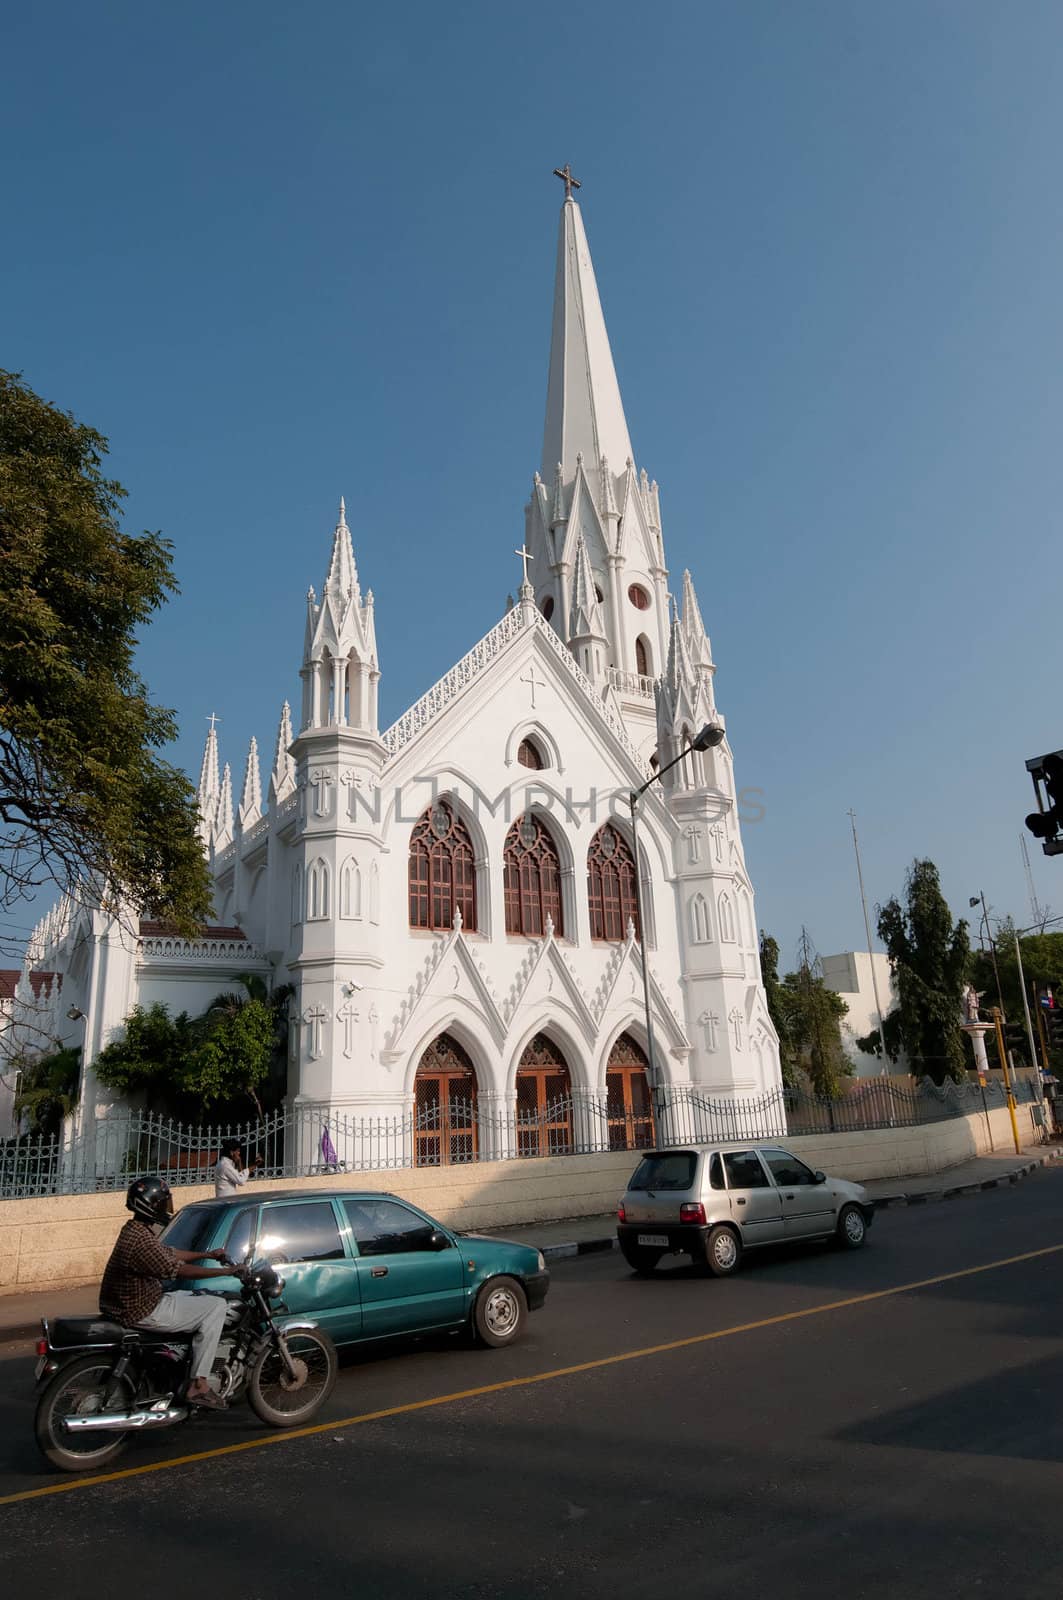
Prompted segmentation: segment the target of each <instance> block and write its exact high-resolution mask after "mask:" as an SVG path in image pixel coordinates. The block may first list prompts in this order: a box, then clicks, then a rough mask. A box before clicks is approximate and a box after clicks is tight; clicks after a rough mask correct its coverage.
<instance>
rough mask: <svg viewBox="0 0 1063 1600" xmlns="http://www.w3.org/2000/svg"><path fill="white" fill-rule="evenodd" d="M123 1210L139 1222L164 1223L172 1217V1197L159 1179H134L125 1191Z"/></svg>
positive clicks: (165, 1184) (167, 1186)
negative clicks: (137, 1218)
mask: <svg viewBox="0 0 1063 1600" xmlns="http://www.w3.org/2000/svg"><path fill="white" fill-rule="evenodd" d="M125 1208H126V1210H127V1211H131V1212H132V1213H133V1215H134V1216H135V1217H139V1218H140V1220H141V1222H147V1223H149V1224H151V1223H159V1224H162V1223H165V1222H169V1220H170V1218H171V1217H172V1216H173V1195H172V1194H171V1193H170V1186H169V1184H167V1183H164V1182H163V1180H162V1179H161V1178H155V1177H151V1178H135V1179H134V1180H133V1182H132V1183H131V1184H130V1185H129V1188H128V1189H127V1190H126V1197H125Z"/></svg>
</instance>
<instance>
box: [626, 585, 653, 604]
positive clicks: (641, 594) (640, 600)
mask: <svg viewBox="0 0 1063 1600" xmlns="http://www.w3.org/2000/svg"><path fill="white" fill-rule="evenodd" d="M627 597H628V599H629V600H630V601H631V604H632V605H633V606H634V607H635V610H636V611H648V610H649V609H650V597H649V595H648V594H647V593H646V591H645V589H644V588H643V587H642V585H641V583H633V584H632V585H631V587H630V589H629V590H628V592H627Z"/></svg>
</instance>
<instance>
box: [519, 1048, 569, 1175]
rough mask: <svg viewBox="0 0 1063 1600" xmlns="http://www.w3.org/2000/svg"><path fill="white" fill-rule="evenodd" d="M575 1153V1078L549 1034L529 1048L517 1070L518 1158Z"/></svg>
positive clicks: (525, 1049) (526, 1049) (525, 1050)
mask: <svg viewBox="0 0 1063 1600" xmlns="http://www.w3.org/2000/svg"><path fill="white" fill-rule="evenodd" d="M571 1153H572V1077H571V1074H570V1073H569V1070H568V1063H567V1062H566V1060H565V1058H564V1056H563V1055H562V1054H561V1051H560V1050H559V1049H558V1048H557V1045H556V1044H554V1042H553V1040H552V1039H548V1038H547V1036H546V1034H545V1033H537V1034H536V1035H535V1037H534V1038H533V1039H531V1040H529V1042H528V1043H527V1044H526V1045H525V1047H524V1050H523V1052H522V1054H521V1058H520V1065H519V1066H518V1068H517V1154H518V1155H522V1156H567V1155H571Z"/></svg>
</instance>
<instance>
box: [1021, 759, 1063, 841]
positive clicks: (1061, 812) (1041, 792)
mask: <svg viewBox="0 0 1063 1600" xmlns="http://www.w3.org/2000/svg"><path fill="white" fill-rule="evenodd" d="M1026 770H1027V772H1028V773H1029V774H1030V777H1031V778H1032V779H1033V792H1034V794H1035V795H1036V797H1037V810H1036V811H1031V813H1030V815H1029V816H1028V817H1027V818H1026V826H1027V827H1028V828H1029V830H1030V832H1031V833H1032V834H1033V835H1034V837H1035V838H1036V839H1040V841H1041V849H1042V850H1043V851H1044V853H1045V855H1046V856H1058V855H1063V750H1053V751H1051V752H1050V753H1049V754H1048V755H1046V756H1033V757H1032V758H1031V759H1030V760H1029V761H1027V763H1026ZM1046 802H1047V803H1046Z"/></svg>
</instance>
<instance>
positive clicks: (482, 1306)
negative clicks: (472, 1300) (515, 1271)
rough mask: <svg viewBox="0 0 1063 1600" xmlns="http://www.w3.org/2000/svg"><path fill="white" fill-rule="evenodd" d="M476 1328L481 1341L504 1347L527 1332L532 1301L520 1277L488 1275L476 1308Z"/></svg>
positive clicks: (474, 1317)
mask: <svg viewBox="0 0 1063 1600" xmlns="http://www.w3.org/2000/svg"><path fill="white" fill-rule="evenodd" d="M472 1316H473V1327H474V1329H475V1331H476V1337H477V1339H479V1341H480V1342H481V1344H486V1345H490V1346H492V1348H493V1349H496V1350H497V1349H500V1348H501V1346H502V1345H506V1344H513V1343H514V1341H515V1340H517V1339H519V1338H520V1336H521V1334H522V1333H523V1332H524V1324H525V1323H526V1322H527V1320H528V1301H527V1299H526V1297H525V1294H524V1290H523V1289H522V1288H521V1286H520V1284H519V1283H518V1282H517V1280H516V1278H488V1280H487V1282H486V1283H485V1284H484V1286H483V1288H482V1289H481V1290H480V1293H479V1294H478V1295H477V1296H476V1305H475V1306H474V1307H473V1314H472Z"/></svg>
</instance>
